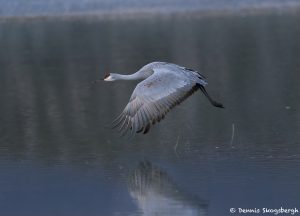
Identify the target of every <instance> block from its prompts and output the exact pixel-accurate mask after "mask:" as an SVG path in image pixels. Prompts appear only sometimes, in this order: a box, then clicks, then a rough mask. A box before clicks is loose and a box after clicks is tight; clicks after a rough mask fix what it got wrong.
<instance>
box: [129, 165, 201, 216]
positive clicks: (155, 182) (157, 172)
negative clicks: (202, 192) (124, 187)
mask: <svg viewBox="0 0 300 216" xmlns="http://www.w3.org/2000/svg"><path fill="white" fill-rule="evenodd" d="M128 188H129V191H130V195H131V196H132V198H133V199H134V200H135V202H136V203H137V205H138V208H139V210H140V211H141V212H142V215H145V216H152V215H187V216H194V215H199V216H202V215H207V204H206V202H205V201H203V200H201V199H199V198H198V197H195V196H193V195H189V194H187V193H185V192H184V191H182V190H181V189H180V188H179V187H178V186H177V185H176V184H174V183H173V182H172V179H171V178H170V177H169V176H168V174H167V173H166V172H165V171H163V170H162V169H160V168H159V167H157V166H154V165H152V164H151V163H150V162H148V161H142V162H140V163H139V165H138V167H137V168H136V169H135V171H134V172H133V174H131V176H130V177H129V180H128Z"/></svg>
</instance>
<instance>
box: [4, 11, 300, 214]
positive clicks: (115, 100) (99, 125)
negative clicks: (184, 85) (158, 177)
mask: <svg viewBox="0 0 300 216" xmlns="http://www.w3.org/2000/svg"><path fill="white" fill-rule="evenodd" d="M299 19H300V18H299V15H297V14H295V13H294V14H292V15H289V14H282V15H272V14H269V15H260V16H244V17H239V16H234V17H230V16H228V17H216V18H213V17H211V18H199V19H193V18H182V17H176V16H174V17H170V18H161V17H156V18H153V19H143V20H117V19H116V20H110V21H107V20H98V21H84V20H82V21H66V22H57V21H45V20H32V21H28V22H17V21H16V22H13V21H11V22H3V23H1V24H0V44H1V50H0V121H1V124H0V209H1V211H2V212H3V213H2V212H1V215H2V214H3V215H24V214H25V213H26V214H27V215H72V216H74V215H118V214H119V215H120V214H121V215H133V214H137V215H139V213H140V211H150V210H151V208H150V207H149V206H147V205H148V204H151V202H149V203H148V202H146V204H147V205H146V204H145V203H143V202H142V201H141V199H152V198H151V196H153V199H154V197H155V198H157V197H159V198H160V199H164V200H166V202H167V203H164V204H165V205H161V206H159V208H164V207H166V206H168V205H169V206H170V205H173V204H176V205H175V206H177V207H178V208H180V209H177V210H178V211H181V210H182V211H185V210H188V209H190V210H191V211H199V212H200V213H201V209H202V208H201V206H202V205H201V203H200V206H197V205H199V203H197V204H195V205H194V204H193V202H191V200H193V199H189V198H188V197H189V195H188V194H195V196H196V197H201V199H203V200H209V205H208V206H207V210H208V211H207V212H208V213H207V214H209V215H226V214H227V213H228V209H229V208H231V207H239V206H249V207H265V206H275V207H280V206H281V205H285V206H287V207H289V206H297V205H298V204H299V202H298V201H299V200H300V197H299V196H300V185H299V182H300V174H299V173H300V172H299V169H300V145H299V137H300V118H299V116H300V115H299V108H300V106H299V105H300V101H299V97H300V86H299V80H300V61H299V56H300V40H299V38H300V26H299V25H298V20H299ZM156 60H161V61H168V62H174V63H177V64H180V65H184V66H188V67H191V68H195V69H197V70H200V71H202V72H203V74H204V75H206V76H207V77H208V81H209V85H208V88H207V89H208V91H209V92H210V93H211V94H212V95H214V97H215V98H216V100H220V101H222V102H223V103H224V105H225V107H226V109H217V108H214V107H212V106H211V105H210V104H209V103H208V102H207V100H206V99H205V98H204V96H203V95H201V94H200V93H196V94H195V95H193V97H191V98H189V99H188V100H187V101H185V102H184V103H182V105H180V106H178V107H176V108H175V109H174V110H172V112H170V113H169V114H168V115H167V116H166V118H165V119H164V121H162V122H161V123H160V124H158V125H157V126H156V127H153V130H152V131H151V132H150V134H149V135H145V136H136V138H135V139H134V140H124V139H119V138H118V137H117V136H116V135H115V134H114V133H113V132H112V131H111V130H110V129H108V128H106V126H107V125H108V124H109V123H110V122H111V120H112V119H113V118H114V117H115V116H116V115H117V114H119V113H120V112H121V111H122V109H123V108H124V106H125V105H126V103H127V102H128V99H129V97H130V94H131V93H132V90H133V89H134V87H135V85H136V82H117V83H99V84H97V85H90V82H91V81H92V80H95V79H98V78H100V77H102V76H103V74H104V72H117V73H124V74H129V73H132V72H134V71H136V70H137V69H138V68H140V67H141V66H142V65H145V64H146V63H148V62H151V61H156ZM233 125H234V131H233ZM144 158H147V160H149V161H151V162H152V163H154V164H157V166H158V167H163V168H164V169H166V170H167V171H168V175H169V176H172V179H175V180H176V184H177V185H179V187H178V188H180V192H178V193H179V194H180V195H179V196H175V195H174V191H173V192H171V191H172V190H173V188H174V190H176V189H175V188H177V186H175V185H173V183H171V182H170V183H168V184H166V185H162V186H161V188H160V191H161V192H158V189H155V188H156V187H157V186H154V187H152V183H151V184H150V183H149V184H150V185H149V191H151V196H145V197H143V198H142V197H141V196H140V195H139V194H138V191H136V190H132V188H131V187H130V188H131V190H132V191H131V194H132V195H133V196H134V197H135V199H132V197H131V196H130V195H129V194H128V188H127V183H126V182H127V178H126V176H127V174H128V173H130V172H131V170H132V169H134V168H135V166H136V163H137V161H142V160H144ZM144 165H145V164H144ZM145 166H146V165H145ZM147 166H148V165H147ZM149 166H150V165H149ZM149 169H156V168H154V167H153V165H151V166H150V168H149ZM162 175H163V176H165V175H166V174H165V173H164V172H162ZM153 183H154V182H153ZM155 184H156V183H155ZM170 185H173V186H170ZM150 186H151V188H150ZM164 186H166V188H165V189H164ZM168 188H169V189H168ZM170 190H171V191H170ZM178 190H179V189H178ZM149 191H148V192H149ZM183 192H184V193H183ZM45 194H47V199H46V198H45ZM58 194H59V197H58ZM224 194H225V195H228V198H227V199H224V198H222V197H224ZM232 194H233V195H232ZM229 195H230V196H229ZM135 201H137V203H138V207H137V206H136V203H135ZM33 203H34V205H33ZM142 203H143V204H142ZM152 204H153V205H154V204H159V203H157V202H154V201H153V203H152ZM16 206H17V208H16ZM53 206H55V207H56V208H53ZM157 209H158V208H157ZM169 210H170V211H171V207H170V209H169ZM203 212H205V211H204V210H203ZM21 213H22V214H21ZM200 213H199V214H200Z"/></svg>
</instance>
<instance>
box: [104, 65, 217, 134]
mask: <svg viewBox="0 0 300 216" xmlns="http://www.w3.org/2000/svg"><path fill="white" fill-rule="evenodd" d="M137 79H144V80H143V81H142V82H140V83H139V84H138V85H137V86H136V88H135V89H134V91H133V93H132V95H131V98H130V100H129V103H128V104H127V106H126V107H125V109H124V111H123V112H122V113H121V115H120V116H119V117H118V118H117V119H116V120H115V121H114V122H113V127H117V128H119V131H120V132H121V133H122V134H126V133H127V132H131V134H134V133H139V132H143V133H144V134H145V133H147V132H148V131H149V129H150V127H151V125H153V124H155V123H156V122H159V121H160V120H161V119H163V118H164V116H165V115H166V113H167V112H168V111H169V110H170V109H172V108H173V107H174V106H176V105H178V104H180V103H181V102H182V101H183V100H185V99H186V98H187V97H189V96H190V95H191V94H193V93H194V92H195V91H197V90H198V89H200V90H201V91H202V92H203V93H204V94H205V96H206V97H207V98H208V99H209V101H210V102H211V103H212V105H214V106H216V107H222V108H223V105H222V104H220V103H217V102H215V101H214V100H212V99H211V98H210V96H209V95H208V93H207V92H206V90H205V88H204V86H205V85H206V84H207V82H206V79H205V77H204V76H203V75H201V74H200V73H199V72H197V71H194V70H192V69H188V68H185V67H181V66H179V65H176V64H172V63H166V62H152V63H149V64H147V65H145V66H144V67H142V68H141V69H140V70H139V71H137V72H136V73H134V74H131V75H121V74H113V73H111V74H109V75H107V76H106V77H105V78H104V80H105V81H115V80H137Z"/></svg>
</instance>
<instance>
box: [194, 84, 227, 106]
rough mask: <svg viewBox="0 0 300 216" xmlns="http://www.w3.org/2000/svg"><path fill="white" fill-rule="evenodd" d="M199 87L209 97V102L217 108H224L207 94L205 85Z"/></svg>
mask: <svg viewBox="0 0 300 216" xmlns="http://www.w3.org/2000/svg"><path fill="white" fill-rule="evenodd" d="M198 87H199V88H200V90H201V91H202V92H203V94H204V95H205V96H206V97H207V99H208V100H209V102H210V103H211V104H212V105H213V106H215V107H220V108H224V106H223V104H221V103H218V102H217V101H215V100H213V99H212V98H211V97H210V96H209V94H208V93H207V91H206V89H205V88H204V86H203V85H201V84H198Z"/></svg>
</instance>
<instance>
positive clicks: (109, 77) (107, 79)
mask: <svg viewBox="0 0 300 216" xmlns="http://www.w3.org/2000/svg"><path fill="white" fill-rule="evenodd" d="M104 81H113V79H112V78H111V76H108V77H106V78H105V79H104Z"/></svg>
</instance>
